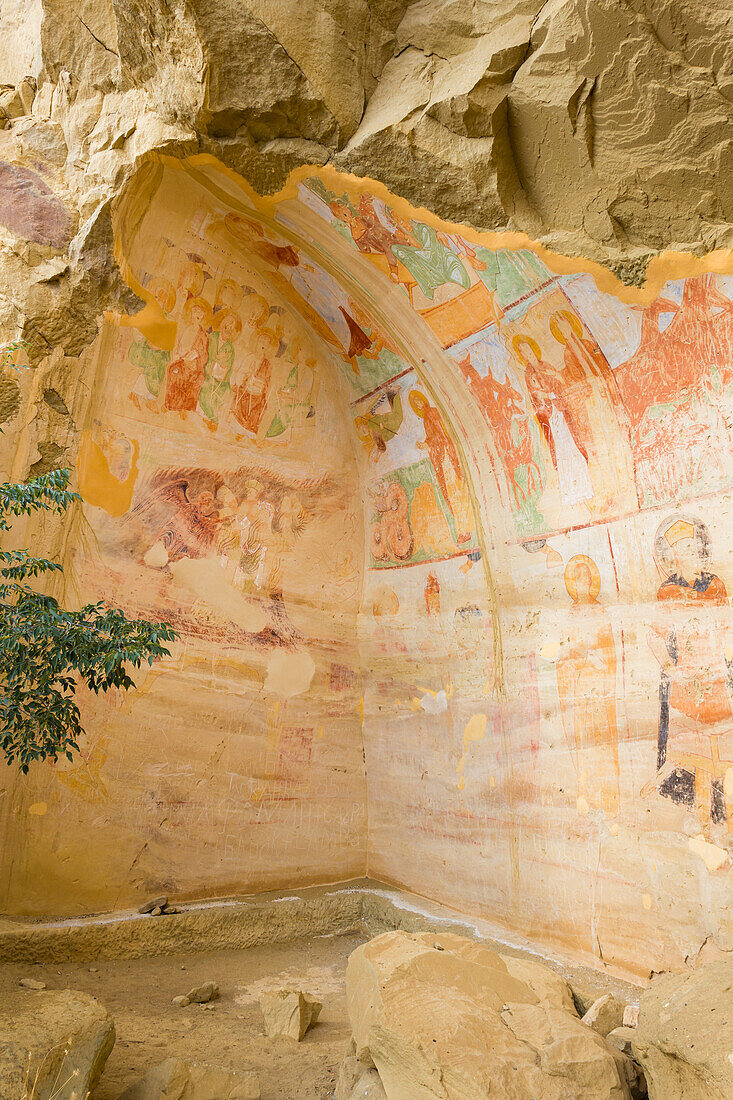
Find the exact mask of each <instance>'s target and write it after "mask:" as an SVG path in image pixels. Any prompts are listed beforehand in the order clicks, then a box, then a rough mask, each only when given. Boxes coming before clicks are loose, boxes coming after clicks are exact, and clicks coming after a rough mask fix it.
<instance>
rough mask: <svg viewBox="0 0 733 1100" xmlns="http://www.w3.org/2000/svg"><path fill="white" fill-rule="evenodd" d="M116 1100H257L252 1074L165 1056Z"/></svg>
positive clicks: (254, 1077)
mask: <svg viewBox="0 0 733 1100" xmlns="http://www.w3.org/2000/svg"><path fill="white" fill-rule="evenodd" d="M119 1100H260V1083H259V1080H258V1078H257V1074H256V1073H251V1072H249V1071H244V1072H242V1071H238V1070H234V1069H224V1068H223V1067H221V1066H210V1065H207V1064H206V1063H204V1062H184V1061H182V1060H181V1059H180V1058H168V1059H167V1061H165V1062H161V1064H160V1065H159V1066H155V1067H154V1068H153V1069H151V1070H148V1072H147V1073H146V1074H145V1076H144V1077H142V1078H141V1079H140V1080H139V1081H138V1082H137V1084H135V1085H131V1086H130V1088H129V1089H125V1091H124V1092H123V1093H122V1096H120V1098H119Z"/></svg>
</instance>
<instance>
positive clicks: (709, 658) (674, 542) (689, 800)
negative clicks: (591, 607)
mask: <svg viewBox="0 0 733 1100" xmlns="http://www.w3.org/2000/svg"><path fill="white" fill-rule="evenodd" d="M654 550H655V557H656V560H657V564H658V565H659V567H660V569H661V570H662V572H663V573H664V574H665V576H666V579H665V580H664V581H663V582H662V584H661V585H660V586H659V589H658V591H657V600H658V601H660V603H663V604H664V605H665V610H667V611H668V612H669V614H668V616H667V617H666V619H665V620H664V621H659V622H657V623H655V624H653V626H652V628H651V629H650V631H649V634H648V642H649V647H650V649H651V650H652V652H653V654H654V656H655V657H656V659H657V661H658V662H659V668H660V686H659V736H658V744H657V769H658V770H657V774H656V776H655V777H654V779H652V780H650V781H649V782H648V783H646V784H645V786H644V787H643V788H642V792H641V793H642V794H643V795H648V794H651V793H652V792H653V791H654V789H655V788H656V789H658V791H659V793H660V794H661V795H664V796H665V797H668V798H671V799H672V800H673V801H674V802H678V803H682V804H684V805H687V806H690V807H693V806H694V808H695V809H696V811H697V814H698V818H699V820H700V824H701V827H702V829H703V830H704V831H706V832H707V831H708V830H709V828H710V826H711V824H712V823H713V822H723V821H725V819H726V818H727V821H728V830H729V831H731V829H732V828H733V789H732V788H733V784H732V783H731V775H733V773H731V774H727V773H728V772H729V769H730V768H731V767H733V710H732V709H731V692H732V691H733V640H732V639H731V633H730V627H729V626H728V624H727V623H726V621H725V618H726V617H724V613H723V612H722V609H723V608H727V604H728V600H727V592H726V588H725V584H724V583H723V581H722V580H721V578H720V577H718V576H717V575H716V574H715V573H712V572H711V571H710V570H709V568H708V566H709V559H710V536H709V534H708V529H707V527H706V526H705V524H704V523H701V522H700V520H699V519H696V518H694V517H692V516H671V517H670V518H669V519H666V520H665V521H664V523H662V524H661V526H660V527H659V529H658V530H657V534H656V538H655V542H654ZM718 609H720V610H718ZM726 780H727V781H726Z"/></svg>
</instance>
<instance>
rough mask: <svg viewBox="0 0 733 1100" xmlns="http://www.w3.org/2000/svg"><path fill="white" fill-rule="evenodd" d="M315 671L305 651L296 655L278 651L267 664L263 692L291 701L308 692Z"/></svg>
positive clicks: (313, 664) (313, 662)
mask: <svg viewBox="0 0 733 1100" xmlns="http://www.w3.org/2000/svg"><path fill="white" fill-rule="evenodd" d="M315 671H316V663H315V661H314V660H313V658H312V657H311V655H310V653H309V652H308V650H307V649H300V650H298V651H297V652H296V653H288V652H287V651H286V650H282V649H278V650H276V651H275V652H274V653H273V655H272V657H270V660H269V662H268V664H267V679H266V680H265V691H270V692H272V694H273V695H277V696H279V698H281V699H292V697H293V696H294V695H302V693H303V692H304V691H307V690H308V688H309V687H310V686H311V681H312V679H313V674H314V672H315Z"/></svg>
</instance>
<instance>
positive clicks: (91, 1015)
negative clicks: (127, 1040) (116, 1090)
mask: <svg viewBox="0 0 733 1100" xmlns="http://www.w3.org/2000/svg"><path fill="white" fill-rule="evenodd" d="M0 1036H1V1037H2V1039H1V1041H0V1096H3V1097H8V1100H10V1098H11V1097H12V1098H15V1097H21V1096H24V1095H25V1087H26V1081H28V1080H30V1081H35V1082H36V1086H35V1092H34V1094H33V1095H34V1100H50V1097H53V1100H74V1098H75V1097H80V1096H87V1095H88V1094H89V1092H91V1091H92V1089H94V1088H95V1086H96V1084H97V1082H98V1081H99V1078H100V1076H101V1074H102V1070H103V1069H104V1064H105V1062H106V1061H107V1058H108V1057H109V1054H110V1051H111V1050H112V1047H113V1046H114V1042H115V1028H114V1023H113V1021H112V1017H111V1016H110V1015H109V1013H108V1012H107V1010H106V1008H104V1006H103V1005H101V1004H100V1003H99V1001H97V1000H96V998H94V997H91V996H89V994H87V993H77V992H75V991H74V990H71V989H63V990H58V991H56V990H54V991H44V992H20V993H10V994H6V995H5V997H4V998H3V1003H2V1006H0Z"/></svg>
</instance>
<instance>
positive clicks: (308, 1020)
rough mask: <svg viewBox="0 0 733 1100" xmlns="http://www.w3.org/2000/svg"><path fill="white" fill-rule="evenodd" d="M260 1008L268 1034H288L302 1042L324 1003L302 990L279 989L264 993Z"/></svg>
mask: <svg viewBox="0 0 733 1100" xmlns="http://www.w3.org/2000/svg"><path fill="white" fill-rule="evenodd" d="M260 1008H261V1010H262V1016H263V1018H264V1021H265V1032H266V1033H267V1035H269V1036H274V1035H287V1036H289V1037H290V1038H291V1039H295V1040H297V1041H298V1042H300V1040H301V1039H302V1038H303V1036H304V1035H305V1033H306V1031H307V1030H308V1028H310V1027H312V1026H313V1024H315V1022H316V1020H317V1019H318V1017H319V1015H320V1012H321V1009H322V1008H323V1005H322V1004H321V1002H320V1001H317V1000H316V998H315V997H311V996H310V995H309V994H308V993H302V992H301V991H300V990H297V989H278V990H275V991H273V992H270V993H263V994H262V996H261V997H260Z"/></svg>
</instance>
